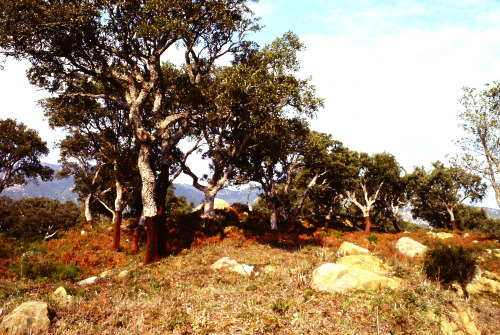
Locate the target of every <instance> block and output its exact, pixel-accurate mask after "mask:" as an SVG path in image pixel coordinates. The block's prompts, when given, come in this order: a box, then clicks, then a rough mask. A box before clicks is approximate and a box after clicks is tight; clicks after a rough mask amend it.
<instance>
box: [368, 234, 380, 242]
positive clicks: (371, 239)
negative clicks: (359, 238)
mask: <svg viewBox="0 0 500 335" xmlns="http://www.w3.org/2000/svg"><path fill="white" fill-rule="evenodd" d="M367 238H368V241H369V242H370V243H372V244H375V243H377V242H378V236H377V234H374V233H370V234H368V237H367Z"/></svg>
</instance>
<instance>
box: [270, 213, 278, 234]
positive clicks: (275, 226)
mask: <svg viewBox="0 0 500 335" xmlns="http://www.w3.org/2000/svg"><path fill="white" fill-rule="evenodd" d="M271 230H278V214H277V213H276V208H272V209H271Z"/></svg>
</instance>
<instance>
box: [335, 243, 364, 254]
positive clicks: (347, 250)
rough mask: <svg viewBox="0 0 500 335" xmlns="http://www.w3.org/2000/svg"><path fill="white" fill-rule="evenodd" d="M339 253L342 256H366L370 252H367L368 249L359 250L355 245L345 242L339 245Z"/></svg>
mask: <svg viewBox="0 0 500 335" xmlns="http://www.w3.org/2000/svg"><path fill="white" fill-rule="evenodd" d="M339 253H341V254H342V255H368V254H369V253H370V251H368V249H365V248H361V247H360V246H357V245H356V244H353V243H349V242H346V241H345V242H343V243H342V244H341V245H340V248H339Z"/></svg>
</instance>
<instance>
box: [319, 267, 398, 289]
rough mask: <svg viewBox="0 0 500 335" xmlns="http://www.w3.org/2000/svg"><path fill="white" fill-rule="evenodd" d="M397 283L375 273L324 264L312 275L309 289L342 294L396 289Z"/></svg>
mask: <svg viewBox="0 0 500 335" xmlns="http://www.w3.org/2000/svg"><path fill="white" fill-rule="evenodd" d="M399 286H400V284H399V282H398V281H396V280H394V279H392V278H389V277H386V276H382V275H379V274H377V273H375V272H371V271H366V270H361V269H356V268H351V267H348V266H344V265H340V264H333V263H326V264H323V265H321V266H320V267H319V268H316V269H315V270H314V271H313V273H312V279H311V288H312V289H314V290H317V291H327V292H332V293H334V292H337V293H344V292H346V291H348V290H379V289H384V288H390V289H396V288H398V287H399Z"/></svg>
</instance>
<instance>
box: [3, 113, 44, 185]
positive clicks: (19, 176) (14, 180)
mask: <svg viewBox="0 0 500 335" xmlns="http://www.w3.org/2000/svg"><path fill="white" fill-rule="evenodd" d="M48 153H49V149H48V148H47V143H46V142H44V141H42V139H41V138H40V136H38V133H37V132H36V131H35V130H33V129H29V128H26V126H25V125H24V124H23V123H17V122H16V121H14V120H12V119H5V120H2V119H0V193H1V192H2V191H3V190H4V189H5V188H7V187H11V186H14V185H25V184H26V183H27V182H28V180H30V179H34V180H36V178H37V177H40V178H41V180H42V181H47V180H52V176H53V174H54V171H53V170H52V169H51V168H49V167H46V166H44V165H42V163H41V162H40V158H41V157H42V156H45V155H47V154H48Z"/></svg>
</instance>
